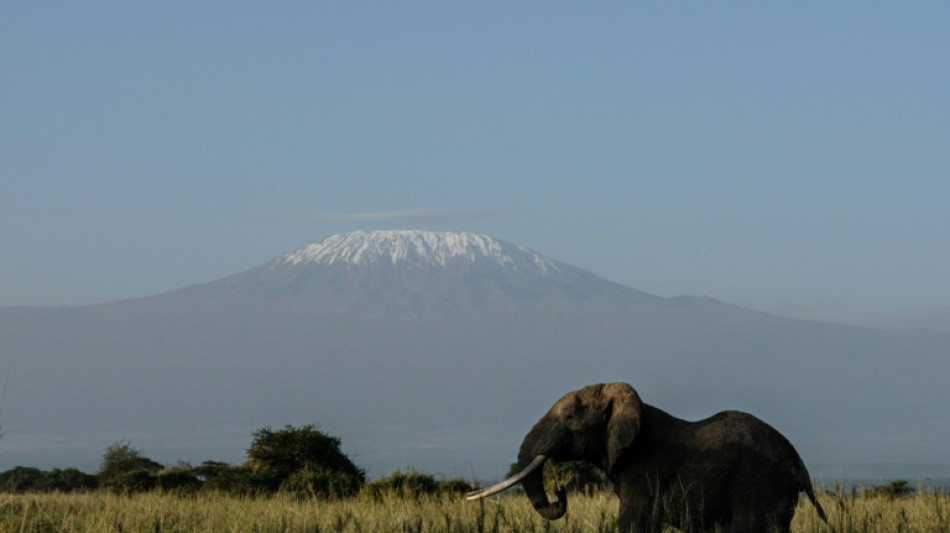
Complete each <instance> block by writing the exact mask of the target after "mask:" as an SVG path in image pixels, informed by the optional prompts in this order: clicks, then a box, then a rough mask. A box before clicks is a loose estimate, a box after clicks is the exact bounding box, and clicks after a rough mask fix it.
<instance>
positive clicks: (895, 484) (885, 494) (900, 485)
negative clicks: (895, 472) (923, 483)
mask: <svg viewBox="0 0 950 533" xmlns="http://www.w3.org/2000/svg"><path fill="white" fill-rule="evenodd" d="M914 492H915V490H914V488H913V487H911V486H910V484H909V483H908V482H907V481H906V480H903V479H898V480H896V481H891V482H890V483H888V484H887V485H879V486H877V487H871V488H869V489H867V490H865V491H864V496H866V497H869V498H887V499H889V500H894V499H897V498H904V497H906V496H911V495H913V494H914Z"/></svg>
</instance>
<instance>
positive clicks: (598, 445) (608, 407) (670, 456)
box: [467, 383, 827, 533]
mask: <svg viewBox="0 0 950 533" xmlns="http://www.w3.org/2000/svg"><path fill="white" fill-rule="evenodd" d="M548 460H552V461H555V462H560V461H575V460H583V461H587V462H589V463H592V464H593V465H595V466H597V467H599V468H600V469H601V470H603V472H604V473H605V474H606V475H607V477H608V479H609V480H610V481H611V483H612V484H613V490H614V492H615V493H616V494H617V496H618V498H619V500H620V512H619V518H618V526H619V530H620V531H622V532H624V533H629V532H634V531H636V532H640V531H656V532H660V531H662V530H663V529H664V527H665V526H666V525H669V526H673V527H675V528H678V529H680V530H682V531H684V532H699V531H729V532H753V533H760V532H763V531H781V532H787V531H789V527H790V524H791V521H792V515H793V514H794V512H795V506H796V505H797V503H798V497H799V493H800V492H804V493H805V494H806V495H807V496H808V499H809V500H810V501H811V502H812V504H813V505H814V506H815V509H816V511H817V513H818V516H819V517H820V518H821V519H822V520H823V521H825V522H826V523H827V517H826V516H825V512H824V510H823V509H822V508H821V505H820V504H819V503H818V500H817V499H816V498H815V492H814V489H813V487H812V483H811V478H810V477H809V476H808V471H807V470H806V469H805V465H804V464H803V463H802V460H801V457H799V455H798V452H796V451H795V448H793V447H792V445H791V443H789V441H788V439H786V438H785V437H784V436H782V434H781V433H779V432H778V431H777V430H775V429H774V428H772V427H771V426H769V425H768V424H766V423H765V422H763V421H761V420H759V419H758V418H756V417H754V416H752V415H750V414H748V413H743V412H739V411H724V412H721V413H718V414H716V415H713V416H711V417H709V418H707V419H705V420H700V421H696V422H689V421H686V420H682V419H679V418H676V417H674V416H672V415H670V414H667V413H666V412H664V411H662V410H660V409H658V408H656V407H653V406H651V405H647V404H644V403H643V402H642V401H641V400H640V396H639V395H638V394H637V391H636V390H634V388H633V387H632V386H630V385H629V384H627V383H608V384H603V383H601V384H596V385H590V386H587V387H584V388H583V389H580V390H576V391H573V392H570V393H568V394H566V395H565V396H564V397H562V398H561V399H560V400H558V401H557V403H555V404H554V406H552V407H551V409H550V410H549V411H548V412H547V414H545V415H544V416H543V417H542V418H541V419H540V420H539V421H538V422H537V424H535V425H534V427H533V428H532V429H531V431H530V432H529V433H528V434H527V436H525V438H524V441H523V442H522V444H521V448H520V450H519V453H518V462H517V463H516V468H517V469H520V472H519V473H518V474H515V475H514V476H512V477H511V478H509V479H507V480H505V481H503V482H501V483H499V484H497V485H494V486H492V487H488V488H486V489H483V490H480V491H475V492H472V493H469V495H468V498H467V499H468V500H477V499H480V498H484V497H486V496H490V495H492V494H496V493H498V492H501V491H503V490H505V489H507V488H509V487H511V486H514V485H516V484H518V483H521V485H522V487H523V488H524V491H525V494H526V495H527V496H528V499H529V500H530V501H531V504H532V505H533V506H534V509H535V510H536V511H537V512H538V513H539V514H540V515H541V516H543V517H544V518H546V519H548V520H555V519H558V518H560V517H561V516H563V515H564V513H565V512H566V511H567V497H566V494H565V491H564V490H563V489H562V488H558V489H557V490H556V500H554V501H551V500H549V499H548V495H547V493H546V492H545V489H544V474H543V468H541V467H542V466H543V464H544V463H545V462H546V461H548Z"/></svg>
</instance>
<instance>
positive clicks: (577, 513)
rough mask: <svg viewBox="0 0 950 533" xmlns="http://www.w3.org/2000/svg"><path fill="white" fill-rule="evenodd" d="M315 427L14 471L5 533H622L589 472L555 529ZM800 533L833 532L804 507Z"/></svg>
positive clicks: (579, 472)
mask: <svg viewBox="0 0 950 533" xmlns="http://www.w3.org/2000/svg"><path fill="white" fill-rule="evenodd" d="M340 444H341V443H340V440H339V439H337V438H335V437H332V436H330V435H327V434H325V433H323V432H322V431H320V430H318V429H317V428H316V427H314V426H303V427H300V428H295V427H291V426H285V427H284V428H282V429H279V430H273V429H271V428H263V429H261V430H258V431H257V432H255V433H254V435H253V441H252V443H251V446H250V447H249V448H248V450H247V456H248V459H247V461H246V462H245V463H244V464H241V465H229V464H225V463H220V462H214V461H205V462H203V463H201V464H200V465H198V466H192V465H190V464H188V463H184V462H180V463H177V464H174V465H170V466H167V465H161V464H159V463H157V462H155V461H153V460H151V459H149V458H148V457H146V456H145V454H144V453H143V452H142V451H141V450H139V449H137V448H135V447H134V446H133V445H132V444H131V443H127V442H119V443H116V444H114V445H112V446H110V447H109V448H107V449H106V451H105V453H104V454H103V457H102V463H101V466H100V468H99V471H98V472H97V473H96V474H95V475H91V474H85V473H83V472H80V471H78V470H76V469H65V470H59V469H57V470H51V471H41V470H38V469H36V468H29V467H17V468H14V469H12V470H9V471H7V472H3V473H0V532H7V531H11V532H13V531H17V532H37V533H39V532H44V533H45V532H64V533H70V532H76V533H79V532H86V533H95V532H127V531H133V532H135V531H149V532H161V531H165V532H197V531H201V532H212V533H213V532H238V531H253V532H260V533H267V532H297V531H301V532H330V531H346V532H375V531H386V532H419V533H422V532H459V533H468V532H472V533H474V532H532V531H538V532H541V531H551V532H578V533H580V532H613V531H616V526H615V521H616V515H617V498H616V497H615V496H613V494H612V493H611V492H610V491H609V490H608V488H607V480H606V479H604V477H603V475H602V474H601V473H600V472H599V471H598V470H596V469H594V468H591V467H589V465H586V464H585V463H564V464H561V465H556V466H555V465H553V464H551V463H549V464H548V465H546V468H550V469H551V470H550V471H549V472H548V473H547V474H546V475H545V479H548V480H550V482H551V483H552V484H555V483H556V484H559V485H561V486H564V487H567V488H568V489H569V490H571V491H572V492H573V495H572V497H571V499H570V509H569V511H568V513H567V515H566V516H565V517H564V518H563V519H561V520H558V521H555V522H547V521H546V520H544V519H543V518H541V517H540V516H539V515H538V514H537V513H535V512H534V510H533V509H532V508H531V505H530V504H529V503H528V501H527V498H525V497H523V496H522V495H520V494H519V493H518V491H517V490H514V491H510V492H509V493H508V494H505V495H502V496H500V497H495V498H492V499H488V500H481V501H479V502H476V503H472V502H467V501H465V498H464V494H465V493H466V492H468V491H469V490H471V489H472V488H473V487H472V486H471V484H470V483H468V482H466V481H465V480H461V479H442V478H438V477H436V476H432V475H428V474H425V473H422V472H418V471H415V470H413V469H411V468H410V469H408V470H405V471H403V470H397V471H395V472H393V473H392V474H390V475H389V476H386V477H383V478H381V479H377V480H373V481H368V480H367V479H366V475H365V472H363V470H361V469H360V468H359V467H357V466H356V465H355V464H354V463H353V462H352V461H351V460H350V459H349V458H348V457H347V456H346V455H345V454H344V453H343V452H342V451H341V449H340ZM819 496H820V500H821V504H822V506H823V507H824V508H825V510H826V512H827V514H828V517H829V520H830V523H831V526H833V527H834V530H835V531H838V532H841V533H855V532H861V533H871V532H875V533H876V532H880V533H885V532H887V533H891V532H926V533H935V532H948V531H950V495H948V494H946V493H940V492H932V491H922V490H918V489H916V488H914V487H913V486H912V485H911V484H909V483H907V482H906V481H896V482H892V483H890V484H887V485H882V486H878V487H872V488H869V489H867V490H852V491H849V492H844V491H842V490H841V489H836V490H832V491H822V492H821V493H820V495H819ZM793 531H795V532H819V531H830V529H829V526H828V525H826V524H824V523H823V522H821V520H820V519H819V518H818V516H817V514H816V513H815V510H814V508H813V507H812V506H811V505H810V503H808V502H807V500H805V499H803V501H802V502H800V504H799V507H798V511H797V512H796V514H795V520H794V523H793Z"/></svg>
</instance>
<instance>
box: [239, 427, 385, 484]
mask: <svg viewBox="0 0 950 533" xmlns="http://www.w3.org/2000/svg"><path fill="white" fill-rule="evenodd" d="M340 444H341V441H340V439H338V438H336V437H332V436H330V435H327V434H326V433H324V432H322V431H320V430H318V429H317V428H316V427H315V426H313V425H306V426H303V427H300V428H295V427H293V426H290V425H287V426H284V428H283V429H281V430H278V431H274V430H272V429H271V428H269V427H266V428H262V429H259V430H257V431H255V432H254V441H253V442H252V443H251V447H250V448H248V450H247V457H248V460H247V466H248V468H249V469H250V470H251V473H252V478H253V479H254V481H255V484H256V485H257V486H258V487H259V488H260V489H262V490H266V491H276V490H280V489H284V490H288V491H291V492H296V493H301V494H310V495H314V496H349V495H352V494H354V493H355V492H356V491H357V490H359V487H360V485H361V484H362V483H363V482H364V481H365V480H366V474H365V472H364V471H363V470H362V469H361V468H359V467H357V466H356V465H355V464H353V462H352V461H351V460H350V458H349V457H347V456H346V454H344V453H343V452H342V451H341V450H340Z"/></svg>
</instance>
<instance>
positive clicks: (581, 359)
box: [0, 231, 950, 477]
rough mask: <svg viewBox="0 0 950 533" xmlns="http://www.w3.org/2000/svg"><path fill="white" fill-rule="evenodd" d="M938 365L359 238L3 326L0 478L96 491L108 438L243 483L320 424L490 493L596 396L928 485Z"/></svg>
mask: <svg viewBox="0 0 950 533" xmlns="http://www.w3.org/2000/svg"><path fill="white" fill-rule="evenodd" d="M948 354H950V335H945V334H939V333H934V332H896V333H895V332H884V331H877V330H870V329H862V328H854V327H845V326H835V325H829V324H820V323H812V322H804V321H796V320H789V319H781V318H777V317H773V316H770V315H767V314H763V313H757V312H752V311H748V310H745V309H742V308H739V307H736V306H733V305H728V304H724V303H722V302H718V301H716V300H712V299H706V298H691V297H681V298H672V299H664V298H659V297H655V296H651V295H648V294H646V293H643V292H640V291H637V290H634V289H631V288H627V287H623V286H620V285H618V284H615V283H612V282H609V281H607V280H604V279H603V278H600V277H598V276H596V275H594V274H592V273H590V272H587V271H584V270H581V269H578V268H576V267H572V266H569V265H566V264H563V263H559V262H556V261H553V260H550V259H547V258H545V257H543V256H541V255H539V254H536V253H534V252H531V251H529V250H526V249H524V248H521V247H518V246H515V245H512V244H509V243H505V242H504V241H499V240H496V239H492V238H490V237H485V236H479V235H472V234H464V233H431V232H414V231H404V232H357V233H352V234H345V235H339V236H334V237H330V238H328V239H325V240H323V241H320V242H317V243H313V244H309V245H306V246H304V247H301V248H299V249H297V250H294V251H292V252H289V253H287V254H285V255H283V256H281V257H279V258H276V259H274V260H272V261H270V262H268V263H266V264H264V265H261V266H260V267H257V268H253V269H251V270H248V271H246V272H243V273H239V274H236V275H233V276H230V277H228V278H225V279H222V280H218V281H215V282H212V283H207V284H201V285H195V286H192V287H186V288H184V289H180V290H176V291H172V292H169V293H165V294H161V295H157V296H151V297H145V298H137V299H133V300H126V301H121V302H115V303H111V304H104V305H96V306H85V307H72V308H4V309H0V364H2V367H0V368H2V369H3V373H4V374H6V375H7V376H9V378H8V379H9V386H8V391H7V397H6V398H5V403H4V411H3V417H4V420H3V424H4V426H3V429H4V434H5V435H4V440H3V441H2V442H0V448H2V451H3V452H4V453H3V454H0V468H6V467H8V466H12V465H13V464H17V463H23V464H36V465H38V466H47V465H50V464H52V465H54V466H71V465H76V464H78V465H80V466H84V467H86V468H89V469H94V468H95V465H96V464H97V462H98V457H99V455H100V454H101V452H102V450H103V449H104V448H105V447H106V446H107V445H108V444H111V443H112V442H114V441H116V440H119V439H131V440H133V441H134V442H135V444H136V445H138V446H141V447H143V448H144V449H145V450H146V451H147V452H149V453H150V455H152V456H153V457H155V458H157V459H160V460H163V461H168V462H173V461H175V460H177V459H185V460H189V461H192V462H200V461H202V460H205V459H217V460H229V461H239V460H241V458H242V455H243V450H244V448H245V447H246V445H247V443H248V442H249V438H250V432H251V431H253V430H254V429H256V428H258V427H262V426H265V425H281V424H284V423H295V424H303V423H310V422H318V423H320V424H321V425H323V427H324V428H325V429H327V430H328V431H330V432H331V433H333V434H337V435H339V436H341V437H342V438H343V441H344V448H345V449H347V451H349V452H350V453H352V454H354V455H355V456H356V459H357V462H358V463H360V464H361V465H363V466H365V467H367V468H368V469H369V470H370V472H371V474H374V475H379V474H385V473H386V472H387V471H388V470H391V469H394V468H398V467H404V466H406V465H409V464H412V465H415V466H416V467H419V468H422V469H424V470H429V471H438V472H442V473H446V474H460V475H465V476H470V475H473V474H474V475H479V476H483V477H491V476H495V475H500V474H501V473H503V471H504V469H505V467H506V465H507V464H509V463H510V462H511V460H512V459H513V455H514V453H515V452H516V449H517V444H518V442H519V441H520V439H521V437H522V436H523V435H524V433H525V432H526V431H527V430H528V429H529V428H530V426H531V424H533V422H534V421H535V420H536V418H537V417H538V416H540V415H541V414H542V413H543V412H544V410H546V408H547V407H548V406H549V405H550V404H551V403H552V402H553V400H555V399H556V398H557V397H559V396H560V395H561V394H563V393H564V392H566V391H568V390H571V389H574V388H577V387H580V386H583V385H586V384H589V383H593V382H598V381H628V382H630V383H632V384H633V385H634V386H635V387H637V388H638V390H640V392H641V395H642V396H643V397H644V399H645V401H647V402H649V403H653V404H656V405H658V406H660V407H662V408H664V409H667V410H669V411H671V412H673V413H675V414H679V415H682V416H688V417H694V418H695V417H701V416H707V415H709V414H712V412H714V411H717V410H720V409H725V408H739V409H746V410H750V411H753V412H755V413H756V414H759V415H761V416H762V417H763V418H765V419H766V420H768V421H769V422H771V423H773V424H774V425H776V426H777V427H778V428H779V429H781V430H782V431H783V432H785V433H786V434H788V435H789V436H790V437H791V438H792V440H793V442H795V443H796V445H798V447H799V449H800V451H801V452H802V455H803V456H804V457H805V460H806V461H807V462H809V463H811V464H815V463H844V462H865V463H866V462H879V461H886V462H891V463H893V462H901V460H902V459H903V458H905V457H913V458H914V461H916V462H921V461H931V462H937V461H940V460H942V459H943V458H944V457H946V452H947V451H948V450H947V448H946V446H945V445H944V444H943V443H944V442H947V439H948V437H950V430H948V428H950V415H948V414H947V411H946V409H945V408H944V406H945V405H947V403H948V402H947V400H950V394H948V392H947V391H946V390H945V389H946V387H945V384H944V383H943V381H944V380H945V377H946V376H947V375H950V357H948ZM35 450H40V451H39V452H37V453H38V454H37V453H33V451H35ZM6 463H9V464H6ZM813 473H814V472H813Z"/></svg>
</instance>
